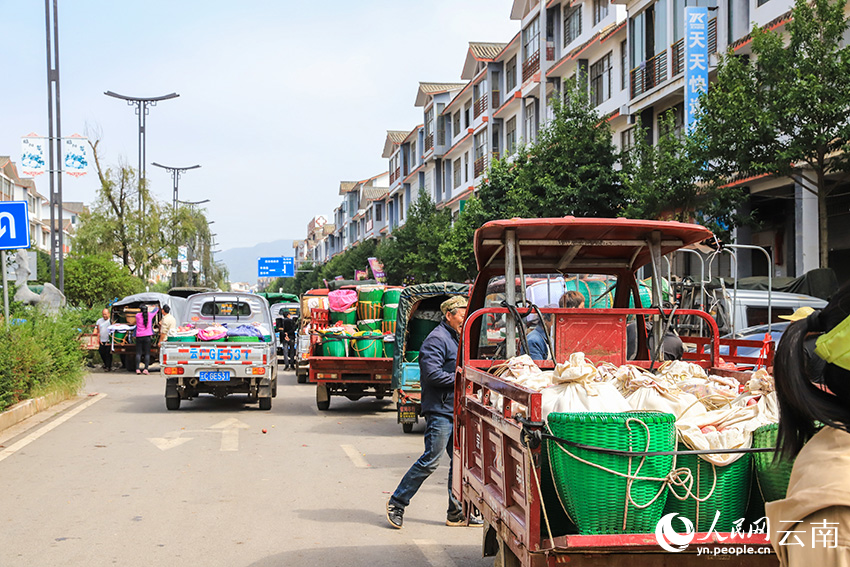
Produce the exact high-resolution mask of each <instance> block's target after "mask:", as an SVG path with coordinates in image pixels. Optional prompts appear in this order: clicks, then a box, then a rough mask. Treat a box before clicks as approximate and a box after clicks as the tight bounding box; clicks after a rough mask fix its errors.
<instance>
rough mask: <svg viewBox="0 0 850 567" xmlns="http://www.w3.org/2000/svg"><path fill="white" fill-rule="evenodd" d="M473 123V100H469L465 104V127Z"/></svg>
mask: <svg viewBox="0 0 850 567" xmlns="http://www.w3.org/2000/svg"><path fill="white" fill-rule="evenodd" d="M471 125H472V101H471V100H470V101H467V102H466V104H464V105H463V127H464V128H469V127H470V126H471Z"/></svg>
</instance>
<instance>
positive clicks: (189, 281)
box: [177, 199, 210, 287]
mask: <svg viewBox="0 0 850 567" xmlns="http://www.w3.org/2000/svg"><path fill="white" fill-rule="evenodd" d="M177 202H178V203H180V204H183V205H189V206H190V207H192V211H193V212H194V210H195V206H196V205H203V204H204V203H209V202H210V200H209V199H204V200H203V201H179V200H178V201H177ZM194 244H195V236H194V235H192V238H191V241H190V242H188V243H187V245H188V250H187V254H186V260H188V262H187V263H188V264H189V270H188V273H187V274H186V277H187V281H186V285H187V286H189V287H192V284H193V283H194V271H193V270H194V266H193V261H194V258H193V255H192V249H193V248H194Z"/></svg>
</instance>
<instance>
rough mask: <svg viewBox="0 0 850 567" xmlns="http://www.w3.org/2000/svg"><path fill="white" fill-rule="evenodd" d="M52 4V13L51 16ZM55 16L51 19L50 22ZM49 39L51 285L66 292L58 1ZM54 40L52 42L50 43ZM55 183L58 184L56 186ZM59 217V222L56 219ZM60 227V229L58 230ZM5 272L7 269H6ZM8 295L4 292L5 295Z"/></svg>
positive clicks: (47, 20)
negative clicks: (57, 279) (57, 277)
mask: <svg viewBox="0 0 850 567" xmlns="http://www.w3.org/2000/svg"><path fill="white" fill-rule="evenodd" d="M51 4H52V6H53V11H52V12H51V10H50V8H51ZM51 15H52V18H51ZM44 20H45V27H46V34H45V35H46V39H47V124H48V125H47V148H48V157H49V160H50V169H49V171H48V176H49V178H50V282H51V283H52V284H53V285H57V281H56V276H57V273H56V272H57V264H58V272H59V274H58V276H59V282H58V287H59V291H61V292H62V293H64V292H65V261H64V252H65V239H64V232H63V231H64V228H65V227H64V226H62V225H63V224H64V222H63V219H62V117H61V113H60V108H61V104H60V98H59V12H58V6H57V0H52V1H51V0H44ZM51 39H52V42H51ZM54 181H55V182H56V183H55V185H54ZM57 214H58V216H59V218H58V219H57V218H56V216H57ZM57 225H58V226H57ZM4 269H5V268H4ZM4 292H5V291H4Z"/></svg>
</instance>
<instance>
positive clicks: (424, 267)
mask: <svg viewBox="0 0 850 567" xmlns="http://www.w3.org/2000/svg"><path fill="white" fill-rule="evenodd" d="M451 222H452V219H451V214H450V213H449V211H448V210H447V209H443V210H440V211H438V210H437V207H436V205H435V204H434V202H433V201H432V200H431V197H430V196H429V195H428V194H427V193H426V192H425V191H424V190H420V191H419V197H418V198H417V200H416V202H415V203H414V204H413V205H411V207H410V210H409V211H408V214H407V222H405V224H404V226H402V227H400V228H398V229H396V230H394V231H393V233H392V235H391V236H390V238H388V239H386V240H384V241H383V242H381V244H380V246H379V247H378V249H377V257H378V258H379V259H380V260H381V261H382V262H383V263H384V272H385V273H386V274H387V282H389V283H392V284H401V283H404V284H412V283H427V282H433V281H437V280H438V279H439V278H440V275H441V273H442V270H441V266H442V258H441V257H440V244H441V243H442V242H443V241H444V240H445V239H446V238H447V237H448V235H449V231H450V230H451Z"/></svg>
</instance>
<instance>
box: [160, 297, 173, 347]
mask: <svg viewBox="0 0 850 567" xmlns="http://www.w3.org/2000/svg"><path fill="white" fill-rule="evenodd" d="M162 312H163V313H164V315H163V316H162V319H160V320H159V342H160V343H164V342H165V341H167V340H168V333H169V332H170V331H171V330H172V329H175V328H176V327H177V319H175V318H174V315H172V314H171V306H170V305H163V306H162Z"/></svg>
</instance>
